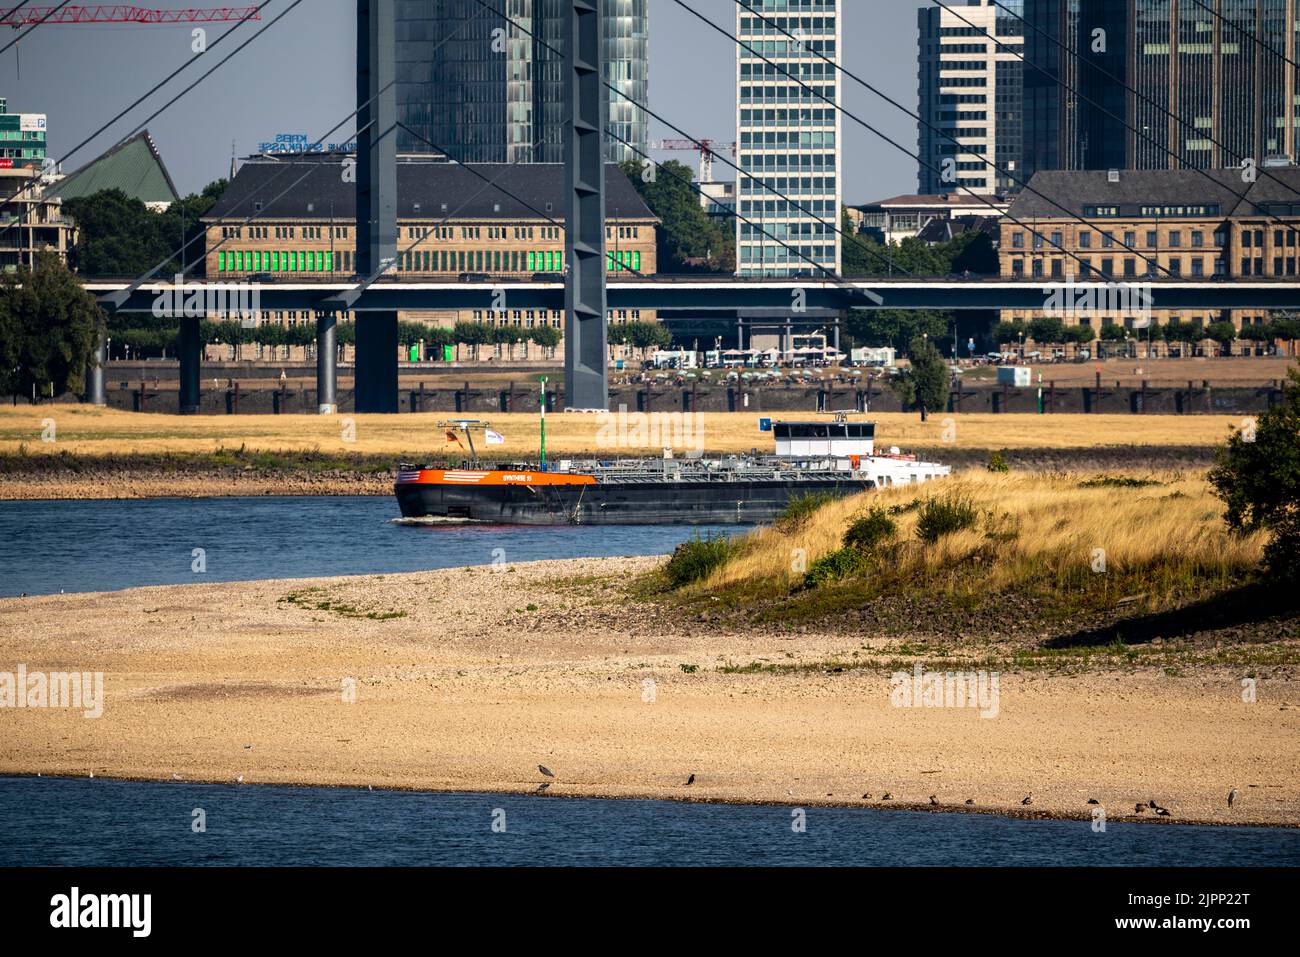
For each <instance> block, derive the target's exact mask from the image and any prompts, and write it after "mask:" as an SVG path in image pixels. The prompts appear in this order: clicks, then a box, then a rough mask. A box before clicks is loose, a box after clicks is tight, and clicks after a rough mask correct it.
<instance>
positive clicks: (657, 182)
mask: <svg viewBox="0 0 1300 957" xmlns="http://www.w3.org/2000/svg"><path fill="white" fill-rule="evenodd" d="M621 168H622V170H623V172H624V174H626V175H627V178H628V179H630V180H631V181H632V186H633V187H634V188H635V189H636V191H637V192H638V193H639V194H640V195H641V198H642V199H643V200H645V204H646V205H647V206H649V207H650V210H651V212H653V213H654V214H655V215H656V216H658V217H659V224H658V225H657V226H656V227H655V242H656V247H657V253H658V263H659V268H658V271H659V272H661V273H682V272H708V273H732V272H735V269H736V236H735V232H734V230H732V229H731V228H730V227H728V228H726V229H724V228H722V227H721V226H719V225H718V224H717V223H715V222H714V221H713V219H712V218H711V217H710V216H709V214H708V213H706V212H705V211H704V208H703V207H702V206H701V205H700V194H699V193H698V192H696V190H695V189H694V188H693V186H692V180H693V179H694V174H693V173H692V171H691V168H690V167H689V166H687V165H686V164H684V163H679V162H677V161H676V160H669V161H668V162H667V163H660V164H658V165H657V166H656V165H655V164H652V163H642V162H640V161H637V160H632V161H629V162H626V163H623V164H622V167H621ZM615 212H617V211H615ZM688 260H691V261H693V262H691V261H688ZM700 263H703V265H701V264H700Z"/></svg>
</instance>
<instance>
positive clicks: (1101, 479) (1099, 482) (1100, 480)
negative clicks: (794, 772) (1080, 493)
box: [1079, 475, 1164, 488]
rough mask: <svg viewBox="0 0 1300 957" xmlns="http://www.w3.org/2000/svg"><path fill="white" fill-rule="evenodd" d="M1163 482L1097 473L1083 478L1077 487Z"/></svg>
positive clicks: (1122, 486) (1106, 486)
mask: <svg viewBox="0 0 1300 957" xmlns="http://www.w3.org/2000/svg"><path fill="white" fill-rule="evenodd" d="M1163 484H1164V483H1163V482H1159V481H1157V480H1155V479H1144V478H1133V477H1132V476H1131V475H1098V476H1096V477H1095V478H1090V479H1084V480H1083V481H1082V482H1080V483H1079V488H1148V487H1149V486H1152V485H1163Z"/></svg>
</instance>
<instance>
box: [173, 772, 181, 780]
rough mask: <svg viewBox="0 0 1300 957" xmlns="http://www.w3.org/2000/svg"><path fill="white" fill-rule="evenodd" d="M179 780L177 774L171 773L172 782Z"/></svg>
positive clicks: (179, 777)
mask: <svg viewBox="0 0 1300 957" xmlns="http://www.w3.org/2000/svg"><path fill="white" fill-rule="evenodd" d="M180 779H181V776H180V775H179V774H177V773H176V772H175V771H173V772H172V780H173V781H179V780H180Z"/></svg>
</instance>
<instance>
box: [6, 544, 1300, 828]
mask: <svg viewBox="0 0 1300 957" xmlns="http://www.w3.org/2000/svg"><path fill="white" fill-rule="evenodd" d="M659 561H661V559H653V558H625V559H612V560H606V559H600V560H595V559H578V560H571V561H563V562H544V563H533V564H521V565H516V566H508V567H507V569H506V570H504V571H501V572H494V571H492V570H490V569H488V568H472V569H453V570H447V571H437V572H427V573H418V574H411V575H390V576H378V577H374V576H372V577H365V578H339V579H319V580H310V581H259V582H243V583H231V584H216V585H186V586H167V587H155V588H140V589H132V590H128V591H123V592H114V593H102V594H80V595H54V596H46V597H34V598H33V597H28V598H19V599H3V600H0V672H4V671H10V672H13V671H16V669H17V667H18V665H19V664H23V665H25V666H26V669H27V672H28V673H29V674H30V673H32V672H35V671H38V670H42V669H43V670H45V671H71V670H77V671H91V672H94V671H102V672H103V673H104V680H105V687H106V690H107V694H106V703H105V706H104V710H103V715H102V717H99V718H95V719H88V718H85V717H83V716H82V714H81V712H79V711H73V710H70V709H50V708H45V709H39V708H22V709H11V708H7V707H5V708H0V727H2V728H3V734H2V735H0V741H3V744H0V773H8V774H14V773H17V774H34V773H41V774H65V775H78V776H84V775H87V774H90V773H91V772H93V773H94V774H95V775H96V776H97V777H123V778H142V779H155V780H170V779H172V776H173V775H180V776H181V777H182V778H183V779H186V780H210V781H235V780H236V779H237V778H239V777H240V776H242V777H243V780H244V783H246V784H256V783H272V782H274V783H290V784H319V785H339V786H366V785H372V786H374V787H390V788H392V787H396V788H415V789H426V790H476V791H477V790H483V791H510V792H530V791H534V790H536V789H537V787H538V785H539V784H540V783H543V782H544V781H547V780H550V779H547V778H544V777H543V776H542V775H541V774H540V773H539V772H538V770H537V766H538V765H539V764H543V765H546V766H547V767H548V768H550V769H551V770H552V771H554V773H555V778H554V780H553V781H552V783H551V785H550V788H549V790H548V792H547V793H549V794H553V795H588V796H613V797H633V796H641V797H660V798H674V799H683V800H706V801H737V802H777V803H789V804H822V803H829V804H852V805H862V804H872V805H883V806H891V807H893V806H896V807H921V808H927V809H932V810H961V811H973V812H985V813H987V812H993V813H1003V814H1016V815H1031V816H1059V817H1072V818H1079V819H1081V820H1090V819H1091V816H1092V813H1093V811H1094V810H1095V808H1096V807H1102V808H1104V809H1105V812H1106V814H1107V817H1108V818H1109V819H1111V820H1118V819H1123V820H1138V819H1140V820H1159V821H1161V822H1175V823H1176V822H1191V821H1200V822H1213V823H1220V824H1247V823H1253V824H1273V825H1291V826H1294V825H1297V824H1300V766H1298V765H1297V763H1296V761H1295V742H1296V740H1297V732H1300V687H1297V686H1296V685H1295V684H1294V683H1292V682H1290V681H1289V680H1287V678H1288V676H1287V675H1285V674H1279V675H1274V676H1272V677H1270V676H1268V675H1261V676H1260V677H1259V680H1258V700H1257V701H1256V702H1255V703H1250V704H1248V703H1244V702H1243V701H1242V694H1241V678H1242V675H1239V674H1235V673H1233V672H1231V671H1230V670H1227V669H1220V668H1213V669H1205V670H1201V671H1189V672H1187V673H1184V674H1181V675H1178V676H1170V675H1168V674H1166V673H1164V672H1161V671H1158V670H1154V669H1153V670H1150V671H1144V670H1130V671H1116V672H1113V673H1111V672H1104V673H1089V674H1083V675H1045V674H1041V673H1006V674H1002V675H1001V676H1000V689H999V701H998V708H997V716H996V717H988V718H984V717H981V716H980V713H979V711H977V710H975V709H971V708H954V707H917V708H912V707H897V706H895V705H894V704H891V694H890V692H891V682H890V674H889V673H887V672H885V671H882V670H873V669H845V670H843V671H835V670H833V669H830V668H821V667H818V662H822V661H835V660H844V659H849V658H852V657H853V656H854V655H855V653H866V652H867V651H869V650H870V649H873V648H877V647H880V646H882V645H883V639H878V638H873V637H871V636H870V633H869V631H864V632H863V633H862V634H799V635H797V636H791V635H788V634H787V635H779V634H775V633H773V634H767V633H764V632H761V631H751V630H749V629H745V630H743V631H740V630H733V629H730V628H728V627H727V626H723V627H721V628H719V627H718V626H716V625H706V624H703V623H700V622H697V621H690V622H687V621H680V620H677V619H676V618H675V617H674V616H673V615H672V614H671V613H670V612H667V611H665V610H664V609H663V608H662V607H660V606H657V605H655V604H652V603H647V602H645V601H642V600H638V599H635V598H633V597H632V596H630V595H629V594H628V592H627V590H626V589H627V587H628V583H629V582H630V581H632V580H633V579H634V577H635V576H637V575H638V574H640V573H641V572H644V571H647V570H649V569H651V568H653V567H654V565H655V564H656V563H657V562H659ZM751 663H753V664H754V665H755V666H756V667H754V668H753V669H737V668H736V667H735V666H737V665H750V664H751ZM764 664H781V665H796V666H801V667H795V668H789V669H783V670H779V671H772V670H763V667H762V666H763V665H764ZM691 775H694V776H695V778H694V782H693V783H691V784H687V781H688V779H689V778H690V776H691ZM1232 788H1236V789H1237V790H1238V796H1237V799H1236V800H1235V802H1234V806H1233V807H1232V808H1231V809H1230V808H1228V806H1227V800H1226V798H1227V794H1228V792H1229V790H1230V789H1232ZM866 795H870V797H867V796H866ZM886 795H888V798H886V797H885V796H886ZM1031 795H1032V801H1031V803H1029V804H1025V803H1022V802H1023V800H1024V799H1025V798H1026V797H1029V796H1031ZM931 796H933V798H932V797H931ZM1090 799H1091V800H1093V801H1096V802H1099V803H1098V804H1096V805H1093V804H1090V803H1089V801H1090ZM1150 801H1155V802H1156V803H1157V804H1159V805H1160V806H1161V807H1163V808H1166V809H1168V811H1169V816H1167V817H1166V816H1159V817H1157V816H1156V813H1155V811H1153V810H1151V809H1150V808H1149V807H1148V808H1146V809H1144V810H1142V811H1141V812H1137V811H1135V808H1136V806H1137V805H1138V804H1147V803H1148V802H1150ZM968 802H971V803H968Z"/></svg>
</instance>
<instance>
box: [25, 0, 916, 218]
mask: <svg viewBox="0 0 1300 957" xmlns="http://www.w3.org/2000/svg"><path fill="white" fill-rule="evenodd" d="M927 5H929V4H928V3H920V2H915V3H913V2H908V3H903V4H899V5H898V6H897V8H896V9H891V10H890V11H889V12H888V14H885V15H875V16H872V17H871V18H870V20H868V16H867V14H866V13H865V12H864V11H863V10H861V9H860V8H856V7H855V8H853V9H851V10H849V11H847V13H846V22H845V37H846V40H845V53H844V57H845V60H844V65H845V66H846V67H847V68H848V69H850V70H852V71H854V72H855V73H856V74H857V75H858V76H861V77H862V78H863V79H864V80H866V81H867V82H869V83H871V84H873V85H874V86H876V87H877V88H879V89H881V91H882V92H884V93H886V94H888V95H889V96H891V97H894V98H895V99H897V100H899V101H900V102H902V103H903V105H905V106H907V107H909V108H912V109H914V108H915V106H916V11H917V9H919V8H921V7H922V6H927ZM692 6H693V7H694V8H695V9H697V10H699V11H700V12H701V13H702V14H703V15H704V16H707V17H709V19H711V20H712V21H713V22H715V23H717V24H719V25H721V26H722V27H723V28H724V29H726V30H728V31H734V28H735V12H734V11H735V10H736V9H737V8H736V4H735V3H734V2H732V0H698V2H696V3H694V4H692ZM648 7H649V17H650V44H649V47H650V76H649V99H650V103H649V105H650V107H651V108H652V109H653V110H654V111H655V112H657V113H659V114H660V115H661V116H663V117H664V119H666V120H668V121H670V122H671V123H672V124H673V125H674V126H678V127H680V128H681V129H683V130H685V131H686V132H687V133H689V134H690V135H692V136H695V137H697V138H706V137H707V138H712V139H715V140H720V141H724V142H730V141H731V140H733V139H734V138H735V134H736V105H735V96H734V92H735V89H734V88H735V60H736V57H735V45H734V44H733V43H732V42H731V41H730V40H727V39H726V38H725V37H723V36H721V35H720V34H718V33H716V32H714V31H712V30H710V29H709V28H708V27H706V26H705V25H703V24H702V23H701V22H700V21H699V20H697V19H696V18H694V17H692V16H691V15H690V14H688V13H687V12H685V11H684V10H682V9H681V8H680V7H678V6H676V4H674V3H671V2H669V0H649V3H648ZM286 9H289V5H288V4H284V5H282V6H281V7H280V9H278V10H277V9H276V6H275V5H272V6H269V7H268V8H267V9H266V10H265V11H264V13H263V19H262V21H261V22H260V23H256V22H255V23H248V24H244V25H243V26H240V27H239V28H238V29H237V30H235V32H234V33H233V34H232V35H231V36H230V38H229V39H227V40H225V41H222V42H221V43H220V44H219V45H217V40H218V38H219V37H221V36H222V35H223V33H224V32H225V31H224V30H220V29H215V28H209V29H208V31H207V44H208V46H209V49H210V53H209V54H206V55H205V57H204V58H203V60H204V65H203V66H199V65H198V64H194V65H191V66H190V67H189V68H188V69H186V70H185V71H184V72H183V73H181V75H180V76H179V77H178V78H177V80H176V81H173V83H172V84H169V85H168V86H167V87H166V88H165V89H164V90H162V91H160V92H159V93H157V94H155V95H154V96H153V97H151V98H150V99H148V100H147V101H146V102H145V103H143V104H142V105H141V106H140V107H138V108H137V109H136V110H134V111H132V112H131V113H130V114H128V115H127V117H126V118H124V119H123V120H122V121H120V122H118V123H116V124H114V125H113V126H112V127H111V128H110V129H109V130H107V131H106V132H104V133H102V134H100V135H98V136H97V137H95V138H94V139H93V140H91V141H90V142H89V143H88V144H86V145H85V146H84V147H81V148H80V149H78V150H77V152H76V153H75V154H74V155H73V156H71V157H70V158H69V159H68V161H67V162H66V163H65V165H64V170H65V172H66V171H71V170H72V169H75V168H77V167H78V166H81V165H83V164H85V163H87V162H89V161H90V160H92V159H94V158H95V157H96V156H98V155H99V154H100V153H103V152H104V151H105V150H107V149H109V148H110V147H112V146H113V145H114V144H115V143H117V142H118V141H119V140H121V139H124V138H126V137H127V136H128V135H130V134H131V133H132V132H134V131H135V129H136V127H137V125H139V124H140V123H141V122H142V121H144V120H145V119H146V118H147V117H149V115H150V114H151V113H152V112H154V110H156V109H158V108H159V107H161V106H162V105H163V104H164V103H166V101H167V99H168V98H170V96H171V95H174V92H176V91H177V90H178V89H179V88H182V84H181V81H183V80H184V81H187V82H192V81H193V80H194V79H196V78H197V77H198V76H200V75H201V73H202V72H204V71H206V70H208V69H211V67H212V65H213V64H215V63H216V62H217V61H218V60H219V59H220V58H221V57H223V56H225V55H227V54H229V53H230V52H231V51H232V50H234V49H235V48H236V47H237V46H238V45H239V44H241V43H244V42H246V41H247V40H248V39H249V37H251V36H253V34H254V32H255V31H256V30H258V29H259V28H261V27H263V26H265V25H266V24H267V23H268V22H269V21H270V20H271V19H273V18H274V17H275V16H278V15H280V14H281V13H283V12H284V11H285V10H286ZM353 30H354V27H353V23H352V17H351V16H349V15H344V14H343V13H342V12H341V13H340V14H338V15H335V14H333V13H328V14H322V13H321V12H320V11H316V10H313V11H308V10H307V9H306V8H305V7H301V6H300V7H296V8H293V9H291V10H289V12H288V13H287V15H285V16H284V19H283V20H282V21H281V22H280V23H278V24H276V25H275V26H274V27H273V28H271V29H269V30H268V31H267V32H266V34H265V35H264V36H262V37H259V38H258V39H256V40H254V41H253V42H252V43H250V44H249V46H248V48H247V49H245V50H243V51H241V52H240V53H239V54H237V55H236V57H234V58H233V59H232V60H231V61H230V63H228V64H227V65H225V66H223V67H221V68H220V69H219V70H217V71H216V72H215V73H214V74H213V75H212V77H211V79H210V80H208V81H204V82H200V83H199V85H198V86H197V87H196V88H195V89H194V90H193V92H191V93H189V94H188V95H187V96H186V97H185V98H184V99H182V100H180V101H179V102H178V103H177V104H176V105H175V106H173V107H171V108H170V109H168V110H167V111H165V112H164V113H163V114H162V115H161V116H159V117H157V118H154V119H149V120H148V121H147V122H146V123H145V124H144V125H146V126H147V128H148V129H149V132H150V134H151V135H152V137H153V139H154V141H155V142H156V143H157V145H158V148H159V151H160V153H161V154H162V156H163V158H164V161H165V162H166V163H167V167H168V170H169V171H170V172H171V174H172V176H173V178H174V179H175V181H176V184H177V187H178V189H179V190H180V191H181V192H182V193H190V192H197V191H198V190H200V189H202V188H203V186H204V185H206V184H207V183H208V182H210V181H212V180H213V179H217V178H219V177H225V176H227V175H228V174H229V168H230V158H231V152H232V140H233V141H234V142H233V146H234V152H235V153H236V154H237V155H238V156H240V157H243V156H247V155H249V154H251V153H253V152H255V151H256V150H257V147H258V144H260V143H263V142H268V141H271V140H274V138H275V136H276V135H277V134H281V133H288V134H306V135H307V136H308V139H309V140H316V139H318V138H321V137H324V139H325V140H326V141H328V142H332V143H342V142H348V141H350V140H351V139H352V132H353V127H352V126H351V125H350V124H344V125H343V126H340V127H339V128H338V129H337V130H333V131H331V130H330V128H331V127H332V126H334V125H335V124H337V123H338V121H339V120H340V119H341V118H343V117H345V116H346V115H347V114H348V113H349V112H350V111H351V110H352V109H353V107H354V106H355V80H354V79H353V77H352V75H351V73H350V72H349V71H348V70H334V69H329V70H317V69H312V70H311V71H310V77H311V79H310V82H302V78H301V77H300V76H298V75H297V74H301V73H302V70H303V67H301V66H299V65H300V64H308V63H315V62H322V61H323V62H344V63H349V64H350V63H351V61H352V59H353V58H354V56H355V51H354V49H353V45H354V41H353V36H354V34H353ZM108 34H111V36H112V43H105V42H104V37H105V36H106V35H108ZM855 36H866V37H871V38H872V42H871V43H869V44H864V43H857V42H855V41H854V37H855ZM656 37H658V38H659V39H658V41H656ZM15 49H17V50H20V51H21V72H20V73H19V72H18V67H17V62H16V60H15V57H14V52H15V51H14V50H10V51H9V52H8V54H7V56H6V57H5V58H4V60H3V61H0V70H3V71H4V73H5V74H7V75H0V95H4V96H6V97H7V98H8V101H9V109H10V111H11V112H29V113H45V114H47V115H48V116H49V141H48V142H49V153H50V155H51V156H53V157H55V158H60V157H62V156H63V155H64V154H65V153H67V152H68V151H69V150H71V149H72V148H73V147H75V146H78V145H79V144H81V142H82V140H83V139H84V138H85V137H86V136H88V135H89V134H90V133H92V132H93V131H95V130H97V129H99V127H100V126H101V125H103V123H104V118H105V116H106V115H107V116H110V117H111V116H114V115H116V114H117V112H118V111H120V110H121V109H123V108H124V107H125V106H126V105H127V104H128V103H130V102H131V101H132V100H133V99H134V98H135V97H137V96H139V95H140V94H141V93H143V92H144V91H145V90H148V89H149V88H150V87H152V86H153V85H154V84H155V83H157V82H158V81H159V80H160V79H161V78H162V77H164V76H166V75H167V74H168V73H170V72H172V71H173V70H175V69H177V68H178V67H179V66H181V64H183V63H186V62H187V61H188V60H190V59H191V58H193V54H192V52H191V35H190V31H189V30H188V29H178V28H172V27H161V26H158V27H155V26H149V27H135V26H116V27H104V26H94V27H87V26H48V25H47V26H42V27H38V28H37V29H36V30H35V31H34V32H33V33H32V34H31V35H30V36H27V35H24V36H23V38H22V39H21V41H20V43H19V46H18V47H17V48H15ZM209 57H210V58H211V59H208V58H209ZM683 64H686V65H688V66H689V68H688V69H683V68H682V65H683ZM110 69H111V70H112V71H115V72H113V73H112V75H113V76H114V77H115V80H114V82H113V83H111V84H103V83H96V82H94V78H95V77H96V76H102V75H103V74H104V72H105V71H108V70H110ZM844 90H845V93H844V99H845V105H846V107H847V108H848V109H850V110H852V111H853V112H855V113H856V114H857V115H859V116H861V117H863V118H864V119H867V120H868V121H869V122H870V123H871V124H872V125H873V126H875V127H876V128H877V129H879V130H880V131H881V132H883V133H885V134H886V135H888V136H889V137H890V138H891V139H893V140H895V141H896V142H897V143H899V144H901V145H902V146H904V147H906V148H907V149H908V150H909V151H911V150H914V149H915V141H916V136H915V130H916V121H915V120H914V119H912V118H911V117H909V116H907V115H906V114H905V113H903V112H902V111H900V110H897V109H895V108H894V107H891V106H888V105H887V104H885V103H884V102H883V101H882V100H880V99H879V98H877V97H876V96H874V95H873V94H871V93H869V92H867V91H866V90H864V89H862V88H861V87H859V86H857V85H856V84H854V83H852V82H851V81H848V80H846V81H845V84H844ZM297 91H300V92H297ZM196 117H198V118H199V119H196ZM843 125H844V153H845V155H846V156H850V157H853V158H854V161H853V162H852V163H851V164H850V165H849V168H847V169H846V170H845V173H844V184H843V191H844V192H843V197H844V199H845V201H846V202H849V203H855V202H866V201H869V200H872V199H878V198H881V197H884V196H890V195H896V194H899V193H907V192H910V191H912V190H913V189H914V187H915V180H916V163H915V160H914V159H912V158H911V157H909V156H907V155H905V154H904V153H903V152H902V151H900V150H898V149H896V148H895V147H893V146H890V145H889V144H887V143H885V142H883V141H882V140H881V139H879V138H878V137H876V136H875V135H873V134H872V133H870V132H868V131H867V130H865V129H863V128H862V127H861V126H859V125H858V124H856V123H854V122H852V121H846V122H845V123H844V124H843ZM680 135H681V134H679V133H678V132H676V131H674V130H673V129H672V128H670V127H668V126H666V125H665V124H664V123H661V122H659V121H657V120H655V119H654V118H651V120H650V124H649V136H650V139H651V141H657V140H660V139H669V138H675V137H679V136H680ZM652 155H653V156H654V158H655V159H656V160H659V161H667V160H671V159H677V160H681V161H684V162H689V163H691V164H692V165H694V162H695V161H694V158H693V157H691V156H690V155H689V154H682V153H674V152H663V151H659V150H654V151H652ZM723 156H724V160H730V161H732V162H734V161H735V157H734V156H732V155H730V154H723ZM716 175H717V177H718V178H719V179H734V178H735V171H734V169H732V168H731V167H730V166H729V165H728V164H727V162H725V161H719V162H718V163H717V166H716Z"/></svg>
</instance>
